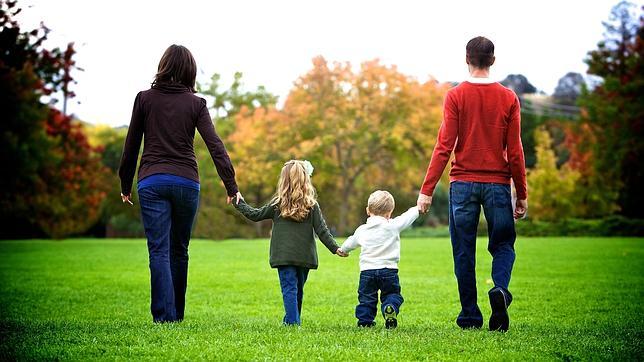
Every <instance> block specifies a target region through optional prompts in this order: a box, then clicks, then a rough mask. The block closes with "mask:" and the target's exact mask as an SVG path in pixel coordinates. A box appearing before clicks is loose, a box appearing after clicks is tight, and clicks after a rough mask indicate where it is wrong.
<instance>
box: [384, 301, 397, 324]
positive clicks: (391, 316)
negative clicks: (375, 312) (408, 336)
mask: <svg viewBox="0 0 644 362" xmlns="http://www.w3.org/2000/svg"><path fill="white" fill-rule="evenodd" d="M383 314H384V316H385V328H387V329H394V328H396V327H398V320H397V319H396V317H397V316H398V313H396V310H395V309H394V307H393V306H392V305H391V304H389V305H387V306H385V308H384V312H383Z"/></svg>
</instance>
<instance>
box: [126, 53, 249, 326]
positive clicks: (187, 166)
mask: <svg viewBox="0 0 644 362" xmlns="http://www.w3.org/2000/svg"><path fill="white" fill-rule="evenodd" d="M196 75H197V65H196V63H195V59H194V58H193V57H192V54H191V53H190V51H189V50H188V49H186V48H185V47H183V46H180V45H171V46H170V47H169V48H168V49H167V50H166V51H165V53H164V54H163V56H162V57H161V61H160V62H159V69H158V72H157V74H156V77H155V79H154V81H153V82H152V87H151V88H150V89H148V90H146V91H142V92H139V94H137V96H136V99H135V100H134V109H133V110H132V120H131V121H130V127H129V129H128V133H127V138H126V139H125V146H124V147H123V157H122V158H121V166H120V168H119V177H120V178H121V199H122V200H123V202H124V203H125V202H127V203H130V204H132V201H131V189H132V179H133V177H134V172H135V170H136V161H137V158H138V154H139V148H140V146H141V138H143V135H145V142H144V144H143V156H141V164H140V166H139V176H138V192H139V199H140V200H139V202H140V203H141V219H142V220H143V226H144V228H145V235H146V236H147V239H148V251H149V254H150V277H151V278H150V282H151V284H152V296H151V298H152V301H151V305H150V309H151V311H152V318H153V320H154V322H175V321H181V320H183V316H184V309H185V296H186V286H187V279H188V243H189V241H190V233H191V230H192V224H193V222H194V219H195V214H196V212H197V205H198V203H199V175H198V171H197V160H196V157H195V151H194V136H195V128H196V129H197V130H198V131H199V134H201V137H202V138H203V140H204V141H205V142H206V145H207V146H208V150H209V151H210V155H211V157H212V159H213V161H214V163H215V167H216V168H217V173H218V174H219V177H220V178H221V179H222V181H223V182H224V186H225V187H226V191H227V193H228V199H227V202H228V203H230V202H231V200H232V198H233V197H235V196H238V199H239V198H241V194H240V193H239V191H238V189H237V184H236V182H235V170H234V168H233V165H232V163H231V162H230V158H229V157H228V153H227V152H226V148H225V147H224V144H223V143H222V141H221V139H220V138H219V136H217V133H216V132H215V128H214V126H213V124H212V119H211V118H210V114H209V113H208V108H207V107H206V101H205V100H204V99H202V98H199V97H197V96H195V95H194V93H195V78H196Z"/></svg>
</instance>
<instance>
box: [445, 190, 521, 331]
mask: <svg viewBox="0 0 644 362" xmlns="http://www.w3.org/2000/svg"><path fill="white" fill-rule="evenodd" d="M481 205H483V213H484V214H485V220H487V225H488V236H489V242H488V251H489V252H490V254H492V281H493V282H494V286H495V287H499V288H502V289H503V290H504V291H505V292H506V296H507V297H508V301H507V302H508V305H509V304H510V302H511V301H512V294H510V292H509V291H508V285H509V284H510V275H511V274H512V265H513V264H514V257H515V254H514V241H515V239H516V233H515V231H514V218H513V215H512V200H511V194H510V185H503V184H493V183H480V182H463V181H455V182H452V183H451V185H450V190H449V233H450V236H451V239H452V251H453V254H454V272H455V274H456V279H457V281H458V293H459V296H460V300H461V312H460V314H459V315H458V318H457V319H456V323H457V324H458V325H459V326H461V327H463V328H468V327H481V326H482V325H483V316H482V315H481V310H480V309H479V307H478V305H477V302H476V273H475V265H476V229H477V227H478V224H479V215H480V213H481Z"/></svg>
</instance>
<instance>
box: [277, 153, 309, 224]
mask: <svg viewBox="0 0 644 362" xmlns="http://www.w3.org/2000/svg"><path fill="white" fill-rule="evenodd" d="M315 203H316V200H315V189H314V188H313V184H312V183H311V177H310V176H309V174H308V173H307V171H306V169H305V167H304V162H303V161H299V160H290V161H288V162H287V163H285V164H284V167H283V168H282V172H281V174H280V179H279V181H278V183H277V192H276V194H275V197H274V198H273V204H274V205H277V206H278V207H279V210H280V215H281V216H282V217H283V218H288V219H292V220H295V221H302V220H304V219H305V218H306V216H307V215H308V214H309V212H310V211H311V209H312V208H313V206H315Z"/></svg>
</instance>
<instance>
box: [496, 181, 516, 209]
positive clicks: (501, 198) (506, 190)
mask: <svg viewBox="0 0 644 362" xmlns="http://www.w3.org/2000/svg"><path fill="white" fill-rule="evenodd" d="M493 193H494V207H499V208H506V207H508V206H509V205H510V204H511V203H512V200H511V199H512V193H511V191H510V185H497V184H495V185H494V189H493Z"/></svg>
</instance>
